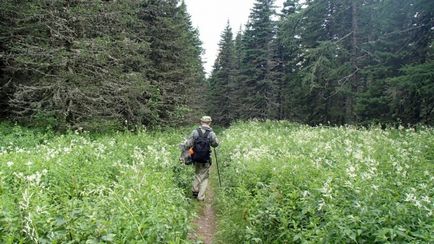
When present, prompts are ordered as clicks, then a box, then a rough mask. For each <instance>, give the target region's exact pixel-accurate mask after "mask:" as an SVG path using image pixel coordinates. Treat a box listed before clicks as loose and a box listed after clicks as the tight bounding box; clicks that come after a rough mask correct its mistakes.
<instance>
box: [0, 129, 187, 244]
mask: <svg viewBox="0 0 434 244" xmlns="http://www.w3.org/2000/svg"><path fill="white" fill-rule="evenodd" d="M0 127H1V135H0V242H2V243H65V242H77V243H78V242H80V243H81V242H88V243H100V242H114V243H126V242H128V243H130V242H142V243H143V242H152V243H154V242H173V243H179V242H184V241H186V240H187V234H188V232H189V230H190V228H191V227H190V221H191V217H192V210H194V209H191V207H190V206H189V205H190V204H189V199H188V198H186V194H185V191H186V189H189V188H187V185H188V186H189V185H190V182H191V181H190V178H191V175H192V172H191V169H190V168H189V169H186V168H183V167H182V166H181V165H180V164H179V163H178V161H177V159H178V155H179V152H178V148H177V143H179V141H180V140H181V137H182V136H181V135H180V134H179V133H175V132H174V131H166V132H152V133H151V132H146V131H140V132H137V133H130V132H124V133H112V134H106V135H105V134H90V133H87V132H84V133H78V132H69V133H67V134H62V135H54V134H53V133H52V132H50V131H48V132H47V133H43V132H38V131H33V130H28V129H25V128H22V127H17V126H9V125H5V124H1V126H0ZM188 192H189V191H188Z"/></svg>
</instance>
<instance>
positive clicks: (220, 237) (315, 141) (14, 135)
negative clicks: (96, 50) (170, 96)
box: [0, 121, 434, 243]
mask: <svg viewBox="0 0 434 244" xmlns="http://www.w3.org/2000/svg"><path fill="white" fill-rule="evenodd" d="M189 132H191V129H190V128H183V129H178V130H175V129H167V130H165V131H147V130H142V131H138V132H113V133H105V134H95V133H88V132H80V133H79V132H74V131H71V132H67V133H56V132H53V131H51V130H35V129H27V128H23V127H20V126H15V125H5V124H0V135H1V136H0V243H191V242H193V243H194V242H195V241H196V240H193V239H192V238H191V237H190V233H191V231H192V230H193V229H194V224H192V222H193V221H192V219H193V218H194V216H196V215H197V214H198V213H197V212H198V208H197V203H195V202H194V201H193V199H191V197H190V194H191V193H190V184H191V180H192V177H193V168H192V167H189V166H184V165H181V164H180V163H179V162H178V156H179V149H178V144H179V143H180V142H181V141H182V140H183V138H185V136H186V135H188V133H189ZM217 136H218V137H219V139H220V142H221V145H220V147H218V149H217V155H218V163H219V169H220V175H221V181H222V185H221V187H220V186H219V185H218V183H217V182H218V181H217V173H216V169H217V168H216V167H215V165H216V163H215V162H214V164H213V168H212V171H211V175H212V181H211V182H212V184H211V185H212V188H213V191H214V197H213V202H214V204H213V208H214V209H215V212H216V219H217V236H216V238H215V240H214V241H215V242H216V243H385V242H390V243H393V242H397V243H409V242H410V243H432V242H434V234H433V233H434V232H433V230H434V215H433V211H434V199H433V198H434V130H433V129H432V128H428V127H417V128H403V127H399V128H386V129H384V128H381V127H377V126H372V127H370V128H360V127H352V126H342V127H331V126H318V127H310V126H306V125H300V124H294V123H289V122H284V121H280V122H279V121H275V122H272V121H265V122H258V121H251V122H240V123H236V124H234V125H232V126H231V127H229V128H227V129H224V130H217Z"/></svg>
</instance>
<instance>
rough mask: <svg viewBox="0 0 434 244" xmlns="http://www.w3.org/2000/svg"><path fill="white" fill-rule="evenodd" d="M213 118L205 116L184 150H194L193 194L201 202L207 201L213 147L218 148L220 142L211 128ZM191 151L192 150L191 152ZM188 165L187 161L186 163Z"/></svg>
mask: <svg viewBox="0 0 434 244" xmlns="http://www.w3.org/2000/svg"><path fill="white" fill-rule="evenodd" d="M211 121H212V120H211V117H210V116H203V117H202V118H201V119H200V127H199V128H197V129H195V130H194V131H193V132H192V133H191V136H190V137H189V138H188V139H187V140H186V141H185V142H184V145H183V146H184V148H185V149H187V150H188V149H190V148H192V150H193V152H192V153H193V154H192V155H191V161H192V164H193V165H194V167H195V170H196V174H195V176H194V181H193V187H192V193H193V197H195V198H197V199H198V200H199V201H203V200H205V190H206V187H207V185H208V177H209V169H210V167H211V163H212V162H211V147H210V146H212V147H217V146H218V144H219V142H218V139H217V136H216V135H215V133H214V131H213V130H212V128H211V127H210V125H211ZM190 151H191V150H190ZM184 162H185V163H186V161H184Z"/></svg>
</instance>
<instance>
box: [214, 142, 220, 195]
mask: <svg viewBox="0 0 434 244" xmlns="http://www.w3.org/2000/svg"><path fill="white" fill-rule="evenodd" d="M214 156H215V163H216V165H217V175H218V176H219V186H220V187H222V182H221V180H220V170H219V162H218V160H217V149H216V148H214Z"/></svg>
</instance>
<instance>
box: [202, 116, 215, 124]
mask: <svg viewBox="0 0 434 244" xmlns="http://www.w3.org/2000/svg"><path fill="white" fill-rule="evenodd" d="M211 121H212V119H211V116H202V118H200V122H205V123H209V122H211Z"/></svg>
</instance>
